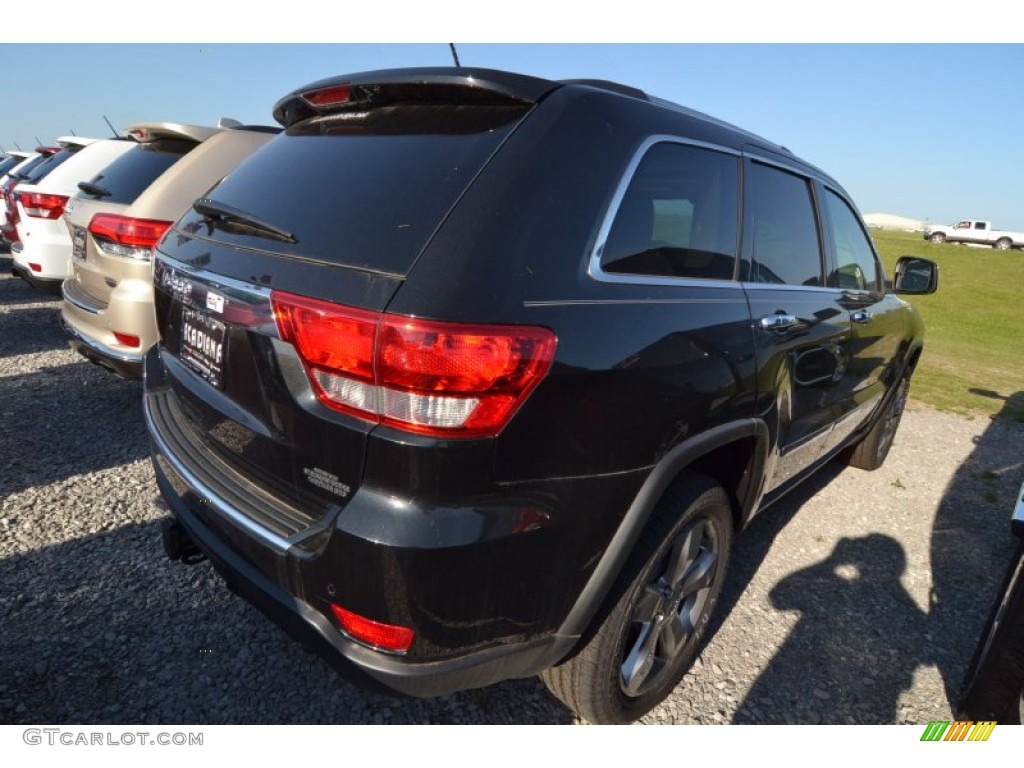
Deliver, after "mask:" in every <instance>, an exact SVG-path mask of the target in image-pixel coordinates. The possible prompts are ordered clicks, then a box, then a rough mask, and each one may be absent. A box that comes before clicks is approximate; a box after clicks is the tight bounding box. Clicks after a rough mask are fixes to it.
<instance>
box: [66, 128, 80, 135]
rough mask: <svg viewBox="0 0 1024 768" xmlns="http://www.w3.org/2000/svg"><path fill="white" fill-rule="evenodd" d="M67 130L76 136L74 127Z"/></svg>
mask: <svg viewBox="0 0 1024 768" xmlns="http://www.w3.org/2000/svg"><path fill="white" fill-rule="evenodd" d="M68 130H69V131H71V135H72V136H77V135H78V134H77V133H75V129H74V128H68Z"/></svg>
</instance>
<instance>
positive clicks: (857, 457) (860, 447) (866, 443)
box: [846, 373, 910, 471]
mask: <svg viewBox="0 0 1024 768" xmlns="http://www.w3.org/2000/svg"><path fill="white" fill-rule="evenodd" d="M909 392H910V374H909V373H907V374H904V375H903V377H902V378H901V379H900V381H899V384H897V385H896V391H895V392H894V393H893V396H892V399H891V400H890V401H889V404H888V405H887V406H886V407H885V412H884V413H883V414H882V415H881V416H880V417H879V419H878V421H876V422H875V426H873V427H872V428H871V431H870V432H868V433H867V434H866V435H865V436H864V438H863V439H862V440H861V441H860V442H859V443H858V444H857V445H855V446H854V447H853V448H851V449H850V451H849V453H848V454H847V459H846V462H847V463H848V464H849V465H850V466H851V467H857V469H866V470H868V471H871V470H874V469H878V468H879V467H880V466H882V464H884V463H885V457H886V456H888V455H889V449H890V448H892V442H893V440H894V439H895V437H896V430H897V429H899V426H900V419H902V418H903V409H904V408H905V407H906V405H907V394H908V393H909Z"/></svg>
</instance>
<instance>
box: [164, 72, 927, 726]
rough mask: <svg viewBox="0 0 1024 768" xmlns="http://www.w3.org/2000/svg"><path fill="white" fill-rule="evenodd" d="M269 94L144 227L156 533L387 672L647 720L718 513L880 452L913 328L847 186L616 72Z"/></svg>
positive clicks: (391, 79)
mask: <svg viewBox="0 0 1024 768" xmlns="http://www.w3.org/2000/svg"><path fill="white" fill-rule="evenodd" d="M274 116H275V118H276V119H277V120H278V121H279V122H280V123H281V124H282V125H283V126H284V127H285V131H284V132H283V133H282V134H281V135H279V136H277V137H275V138H274V139H272V140H271V141H269V142H268V143H267V144H266V145H265V146H264V147H262V148H261V149H260V150H258V151H257V152H256V153H255V154H253V155H252V156H251V157H250V158H248V159H247V160H246V161H245V162H243V163H242V164H241V165H239V166H238V168H237V169H236V170H235V172H234V173H232V174H231V175H230V176H229V177H228V178H227V179H226V180H224V181H223V182H222V183H220V184H219V185H218V186H216V187H215V188H214V189H213V190H212V191H210V192H209V193H208V195H207V196H206V197H205V198H204V199H202V200H199V201H197V202H196V203H195V205H194V206H193V210H191V211H190V212H188V213H187V214H186V215H185V216H184V217H183V218H182V219H181V220H180V221H178V222H177V223H176V224H175V225H174V227H173V228H172V230H171V231H170V232H168V234H167V235H166V236H165V237H164V238H163V240H162V241H161V242H160V243H159V244H158V246H157V251H156V254H155V259H154V270H155V274H154V283H155V287H156V313H157V320H158V326H159V332H160V340H159V343H158V344H157V346H156V347H155V348H154V349H153V350H152V351H151V352H150V353H149V355H148V356H147V358H146V360H145V379H146V381H145V410H146V415H147V420H148V426H149V431H150V434H151V436H152V440H153V446H154V464H155V467H156V473H157V478H158V481H159V485H160V488H161V490H162V492H163V495H164V496H165V498H166V500H167V502H168V504H169V506H170V508H171V510H172V512H173V515H174V518H175V521H176V522H174V523H171V524H169V525H168V526H167V527H166V528H165V545H166V547H167V550H168V552H169V553H170V554H171V555H172V556H175V557H178V556H181V555H182V554H183V553H184V554H186V555H188V557H187V558H186V559H192V556H193V555H195V554H197V552H196V548H197V549H198V553H202V554H205V555H207V556H208V557H209V558H210V559H211V560H212V561H213V563H214V564H215V565H216V567H217V568H218V569H219V570H220V571H221V572H222V573H223V574H224V576H225V577H226V579H227V581H228V583H229V584H230V585H231V586H232V587H233V588H234V589H235V590H237V591H238V592H240V593H241V594H243V595H244V596H246V597H247V598H248V599H250V600H251V601H253V602H254V603H255V604H257V605H258V606H260V607H261V608H262V609H263V610H265V611H266V612H267V613H268V614H270V615H271V616H273V617H275V618H276V619H277V620H279V621H280V622H281V623H282V624H284V625H285V626H287V627H289V628H291V629H292V630H293V631H295V632H297V633H298V634H300V635H302V636H304V637H306V638H308V639H311V640H312V641H314V642H315V643H316V644H318V645H319V646H320V647H321V648H322V649H324V650H325V651H326V652H327V653H328V655H331V656H333V657H334V658H335V660H337V661H339V662H341V663H342V666H348V667H350V668H352V669H355V670H360V671H361V672H362V673H365V674H367V675H369V676H370V678H374V679H376V680H377V681H379V682H382V683H384V684H385V685H387V686H389V687H390V688H392V689H394V690H396V691H401V692H405V693H410V694H414V695H436V694H442V693H445V692H450V691H454V690H458V689H464V688H469V687H473V686H481V685H485V684H488V683H492V682H495V681H499V680H503V679H508V678H514V677H523V676H529V675H534V674H538V673H540V674H541V675H542V677H543V678H544V680H545V682H546V683H547V685H548V687H549V688H550V689H551V691H552V692H553V693H554V694H555V695H556V696H558V697H559V698H560V699H561V700H562V701H563V702H565V703H566V704H567V705H568V706H570V707H571V708H573V709H574V710H576V711H577V712H578V713H579V714H580V715H581V716H583V717H585V718H586V719H588V720H591V721H595V722H621V721H629V720H633V719H636V718H637V717H640V716H641V715H643V714H644V713H645V712H646V711H648V710H649V709H650V708H652V707H653V706H655V705H656V704H657V703H658V702H659V701H661V700H662V699H663V698H664V697H665V696H666V695H668V693H669V692H670V691H671V690H672V688H673V687H674V686H675V685H676V684H677V683H678V681H679V679H680V678H681V676H682V675H683V673H684V672H685V670H686V669H687V667H688V666H689V665H690V663H691V661H692V660H693V658H694V655H695V654H696V652H697V650H698V648H699V645H700V642H701V639H702V635H703V634H704V632H705V629H706V627H707V624H708V618H709V616H710V615H711V613H712V611H713V610H714V607H715V603H716V600H717V598H718V594H719V590H720V589H721V586H722V581H723V578H724V573H725V567H726V560H727V558H728V556H729V551H730V545H731V542H732V540H733V536H734V533H735V532H736V531H738V530H739V529H741V528H742V527H743V526H744V525H745V524H746V523H747V522H748V521H749V520H750V518H751V517H752V516H753V515H754V514H755V513H756V512H757V511H758V510H760V509H763V508H764V507H766V506H768V505H769V504H771V503H772V502H774V501H775V500H776V499H778V498H779V497H780V496H782V495H783V494H784V493H785V492H786V491H788V490H789V489H791V488H792V487H793V486H794V485H795V484H796V483H798V482H800V481H801V480H803V479H804V478H806V477H807V476H808V475H809V474H810V473H811V472H812V471H813V470H815V469H816V468H818V467H820V466H821V465H822V464H823V463H824V462H826V461H827V460H829V459H830V458H832V457H833V456H836V455H837V454H839V453H841V452H845V453H846V454H847V455H848V458H849V461H850V462H851V463H852V464H854V465H855V466H859V467H863V468H867V469H871V468H874V467H877V466H879V465H880V464H881V462H882V461H883V460H884V458H885V455H886V453H887V452H888V450H889V446H890V445H891V443H892V439H893V435H894V433H895V430H896V427H897V425H898V422H899V419H900V414H901V413H902V409H903V404H904V402H905V399H906V394H907V386H908V382H909V379H910V375H911V373H912V371H913V369H914V366H915V364H916V363H917V360H918V357H919V355H920V354H921V349H922V326H921V321H920V320H919V318H918V315H917V314H916V313H915V311H914V309H913V308H912V307H910V306H909V305H907V304H906V303H905V302H903V301H902V300H901V299H899V298H897V296H896V295H895V293H894V291H893V290H892V289H890V287H889V283H888V282H887V280H886V276H885V274H884V272H883V269H882V267H881V265H880V263H879V260H878V258H877V256H876V254H875V251H874V248H873V246H872V244H871V241H870V239H869V238H868V236H867V234H866V231H865V229H864V225H863V223H862V221H861V218H860V215H859V214H858V213H857V210H856V208H855V207H854V206H853V203H852V202H851V201H850V199H849V197H848V196H847V194H846V193H845V192H844V191H843V189H842V187H841V186H840V185H839V184H838V183H837V182H836V181H834V180H833V179H832V178H830V177H829V176H827V175H825V174H824V173H822V172H821V171H819V170H818V169H816V168H814V167H813V166H811V165H808V164H807V163H805V162H803V161H801V160H799V159H798V158H797V157H795V156H794V155H793V154H792V153H790V152H789V151H787V150H786V149H784V148H782V147H779V146H776V145H774V144H771V143H769V142H767V141H765V140H763V139H761V138H758V137H757V136H754V135H752V134H750V133H746V132H744V131H741V130H739V129H737V128H734V127H732V126H729V125H726V124H724V123H722V122H720V121H718V120H715V119H712V118H710V117H707V116H705V115H701V114H699V113H696V112H693V111H691V110H689V109H685V108H683V107H680V106H677V105H674V104H670V103H667V102H665V101H662V100H659V99H656V98H653V97H649V96H647V95H646V94H645V93H643V92H641V91H638V90H636V89H633V88H629V87H625V86H621V85H617V84H613V83H607V82H597V81H566V82H552V81H548V80H542V79H538V78H533V77H526V76H521V75H514V74H509V73H505V72H497V71H489V70H481V69H411V70H394V71H379V72H367V73H361V74H355V75H349V76H345V77H337V78H331V79H329V80H323V81H320V82H316V83H313V84H311V85H308V86H306V87H304V88H300V89H298V90H297V91H295V92H293V93H291V94H289V95H287V96H286V97H284V98H283V99H282V100H281V101H279V102H278V104H277V105H276V107H275V110H274ZM936 282H937V270H936V268H935V265H934V264H932V263H931V262H927V261H925V260H921V259H913V258H910V257H907V258H904V259H903V260H902V261H901V262H900V266H899V268H898V272H897V276H896V280H895V283H896V290H897V291H898V290H900V287H901V286H902V287H903V288H904V291H905V292H917V293H927V292H931V291H932V290H934V289H935V286H936Z"/></svg>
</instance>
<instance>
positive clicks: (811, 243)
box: [743, 162, 824, 286]
mask: <svg viewBox="0 0 1024 768" xmlns="http://www.w3.org/2000/svg"><path fill="white" fill-rule="evenodd" d="M745 186H746V189H747V227H748V230H749V233H750V243H751V251H750V259H749V261H745V262H744V265H743V267H744V270H743V271H744V272H747V273H748V274H747V275H746V278H745V279H747V280H749V281H750V282H752V283H773V284H778V285H804V286H823V285H824V282H823V280H822V259H821V241H820V238H819V236H818V221H817V217H816V216H815V213H814V200H813V198H812V196H811V186H810V183H809V181H808V180H807V179H805V178H803V177H802V176H798V175H796V174H794V173H789V172H787V171H783V170H781V169H779V168H775V167H773V166H768V165H763V164H761V163H758V162H753V163H751V164H750V166H749V173H748V177H747V179H746V182H745Z"/></svg>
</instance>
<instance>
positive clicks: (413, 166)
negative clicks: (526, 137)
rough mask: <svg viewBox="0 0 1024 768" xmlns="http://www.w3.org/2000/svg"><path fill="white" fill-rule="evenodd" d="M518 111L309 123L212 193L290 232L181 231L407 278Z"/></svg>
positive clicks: (430, 108)
mask: <svg viewBox="0 0 1024 768" xmlns="http://www.w3.org/2000/svg"><path fill="white" fill-rule="evenodd" d="M525 112H526V107H523V106H514V107H506V106H486V107H484V106H474V107H466V106H456V105H425V106H419V105H417V106H401V107H385V108H378V109H374V110H369V111H367V112H362V113H357V114H352V113H349V114H348V115H346V116H334V117H320V118H312V119H310V120H307V121H305V122H303V123H300V124H298V125H296V126H293V127H291V128H289V129H288V131H286V132H285V133H282V134H281V135H279V136H277V137H276V138H274V139H271V140H270V141H269V142H268V143H267V144H265V145H264V146H263V147H262V148H260V149H259V150H257V151H256V152H255V153H254V154H252V155H251V156H250V157H249V158H248V159H247V160H246V161H245V162H243V163H242V164H241V165H239V166H238V167H237V168H236V169H235V170H234V171H233V172H232V173H230V174H228V176H227V178H225V179H224V181H222V182H221V183H220V184H219V185H218V186H217V187H215V188H214V189H213V190H211V192H210V193H209V197H210V199H211V200H212V201H213V202H214V203H220V204H223V205H226V206H230V207H231V208H234V209H237V210H239V211H244V212H245V213H246V214H248V215H250V216H252V217H253V218H255V219H258V220H261V221H263V222H265V223H267V224H271V225H273V226H274V227H276V228H279V229H280V230H283V231H286V232H288V233H289V234H290V235H291V236H292V237H293V238H294V241H293V242H285V241H283V240H282V239H281V238H276V239H275V238H268V237H261V236H260V235H259V233H254V232H253V231H252V230H251V229H249V230H246V229H245V228H243V227H232V226H229V225H223V224H219V225H218V226H217V228H216V229H211V227H210V226H209V225H207V224H205V223H204V220H203V218H202V217H201V216H200V215H199V214H197V213H194V212H189V213H188V214H187V215H186V216H185V217H184V218H183V219H182V221H181V223H180V225H179V226H180V227H181V228H182V229H184V231H186V232H194V233H196V234H198V235H200V236H203V237H210V238H213V239H216V240H219V241H222V242H227V243H232V244H238V245H245V246H248V247H252V248H259V249H264V250H267V251H275V252H278V253H283V254H288V255H295V256H299V257H305V258H310V259H315V260H318V261H323V262H328V263H333V264H341V265H345V266H350V267H357V268H361V269H368V270H373V271H378V272H385V273H390V274H400V275H404V274H405V273H406V272H408V270H409V269H410V268H411V266H412V264H413V262H414V261H415V259H416V256H417V255H418V254H419V252H420V250H421V249H422V248H423V246H424V245H425V244H426V242H427V240H428V238H429V237H430V235H431V234H432V233H433V232H434V230H435V229H436V228H437V226H438V224H439V223H440V222H441V220H442V219H443V217H444V216H445V214H446V213H447V212H448V211H449V209H451V207H452V206H453V205H454V204H455V202H456V200H458V198H459V196H460V195H461V194H462V192H463V191H464V190H465V189H466V187H467V186H468V185H469V183H470V182H471V181H472V180H473V178H474V177H475V175H476V174H477V173H478V172H479V171H480V169H481V168H482V167H483V165H484V164H485V163H486V162H487V159H488V158H489V157H490V156H491V154H492V153H493V152H494V151H495V150H496V149H497V148H498V146H499V145H500V144H501V142H502V141H503V139H504V138H505V137H506V136H507V135H508V134H509V133H510V132H511V131H512V129H513V127H514V126H515V124H516V122H517V121H518V120H519V119H520V118H521V117H522V116H523V114H525Z"/></svg>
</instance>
